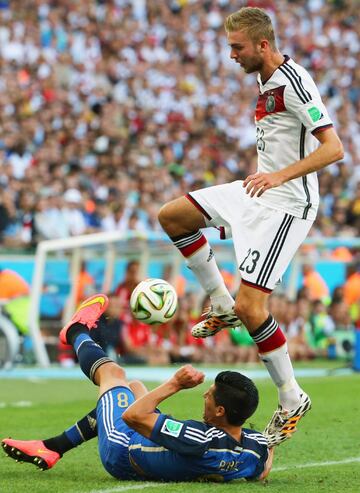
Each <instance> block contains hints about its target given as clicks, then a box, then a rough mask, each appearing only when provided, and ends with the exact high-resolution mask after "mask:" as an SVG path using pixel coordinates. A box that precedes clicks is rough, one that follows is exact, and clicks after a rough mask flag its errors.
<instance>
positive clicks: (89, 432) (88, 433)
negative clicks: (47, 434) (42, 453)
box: [43, 409, 97, 456]
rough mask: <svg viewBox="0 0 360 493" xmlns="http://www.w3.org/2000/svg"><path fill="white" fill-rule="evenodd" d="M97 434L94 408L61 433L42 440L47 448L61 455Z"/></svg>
mask: <svg viewBox="0 0 360 493" xmlns="http://www.w3.org/2000/svg"><path fill="white" fill-rule="evenodd" d="M96 436H97V426H96V409H93V410H92V411H90V412H89V413H88V414H87V415H86V416H84V417H83V418H81V419H79V421H77V422H76V423H75V424H74V425H73V426H71V427H70V428H68V429H67V430H65V431H64V432H63V433H62V434H61V435H58V436H56V437H52V438H48V439H47V440H43V442H44V445H45V447H46V448H48V449H49V450H54V451H55V452H58V453H59V454H60V455H61V456H62V455H63V454H65V452H68V451H69V450H71V449H73V448H75V447H77V446H78V445H81V444H82V443H83V442H87V441H88V440H91V439H92V438H95V437H96Z"/></svg>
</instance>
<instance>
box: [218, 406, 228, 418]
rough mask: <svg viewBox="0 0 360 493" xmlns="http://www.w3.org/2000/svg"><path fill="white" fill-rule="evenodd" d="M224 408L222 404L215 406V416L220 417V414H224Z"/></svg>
mask: <svg viewBox="0 0 360 493" xmlns="http://www.w3.org/2000/svg"><path fill="white" fill-rule="evenodd" d="M225 414H226V413H225V408H224V406H217V407H216V416H218V417H221V416H225Z"/></svg>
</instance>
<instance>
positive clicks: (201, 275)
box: [186, 243, 235, 313]
mask: <svg viewBox="0 0 360 493" xmlns="http://www.w3.org/2000/svg"><path fill="white" fill-rule="evenodd" d="M186 263H187V265H188V267H189V268H190V269H191V270H192V271H193V273H194V274H195V276H196V277H197V279H198V281H199V282H200V284H201V286H202V288H203V289H204V291H205V292H206V294H208V295H209V296H210V299H211V304H212V307H213V309H214V311H216V312H218V313H225V312H227V311H230V310H231V309H232V307H233V306H234V304H235V301H234V299H233V297H232V296H231V294H230V293H229V291H228V289H227V287H226V286H225V282H224V279H223V277H222V275H221V273H220V271H219V268H218V266H217V264H216V260H215V257H214V253H213V251H212V249H211V248H210V246H209V244H208V243H207V244H206V245H204V246H203V247H202V248H200V249H199V250H197V251H196V252H195V253H194V254H193V255H191V256H190V257H186Z"/></svg>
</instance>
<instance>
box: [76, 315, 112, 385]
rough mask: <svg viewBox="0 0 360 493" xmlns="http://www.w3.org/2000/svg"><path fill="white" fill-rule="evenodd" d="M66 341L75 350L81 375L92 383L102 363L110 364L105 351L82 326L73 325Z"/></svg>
mask: <svg viewBox="0 0 360 493" xmlns="http://www.w3.org/2000/svg"><path fill="white" fill-rule="evenodd" d="M67 340H68V342H69V343H70V344H71V345H72V346H73V347H74V349H75V352H76V355H77V357H78V360H79V364H80V368H81V369H82V371H83V373H85V375H86V376H87V377H88V378H89V379H90V380H91V381H93V382H94V377H95V372H96V370H97V369H98V368H100V366H101V365H103V364H104V363H109V362H112V359H111V358H109V357H108V356H107V355H106V353H105V351H104V350H103V349H102V348H101V347H100V346H99V345H98V344H96V342H95V341H93V339H91V337H90V335H89V331H88V329H87V327H85V325H83V324H80V323H75V324H73V325H72V326H71V327H70V328H69V330H68V332H67ZM94 383H95V382H94Z"/></svg>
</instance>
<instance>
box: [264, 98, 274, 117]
mask: <svg viewBox="0 0 360 493" xmlns="http://www.w3.org/2000/svg"><path fill="white" fill-rule="evenodd" d="M265 109H266V111H267V112H268V113H272V112H273V111H274V109H275V98H274V96H273V95H272V94H270V95H269V96H268V98H267V100H266V104H265Z"/></svg>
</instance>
